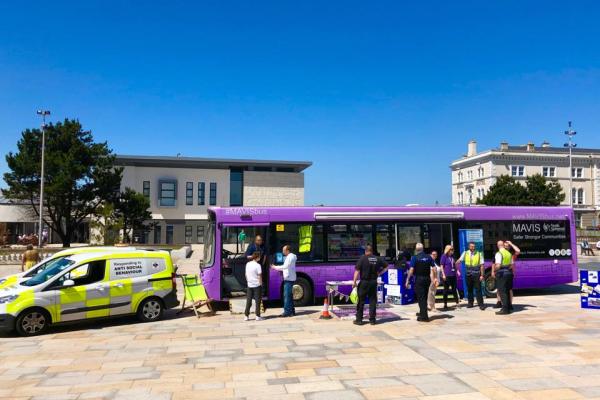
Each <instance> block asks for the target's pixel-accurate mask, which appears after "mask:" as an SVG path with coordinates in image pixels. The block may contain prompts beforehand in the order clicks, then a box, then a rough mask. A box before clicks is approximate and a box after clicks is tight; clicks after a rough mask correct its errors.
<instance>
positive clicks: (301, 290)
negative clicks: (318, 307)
mask: <svg viewBox="0 0 600 400" xmlns="http://www.w3.org/2000/svg"><path fill="white" fill-rule="evenodd" d="M292 296H293V297H294V306H297V307H305V306H309V305H311V304H312V303H313V290H312V286H311V285H310V282H309V281H308V279H306V278H304V277H303V276H299V277H298V278H297V279H296V282H295V283H294V286H293V288H292Z"/></svg>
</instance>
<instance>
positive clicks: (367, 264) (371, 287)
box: [352, 244, 388, 325]
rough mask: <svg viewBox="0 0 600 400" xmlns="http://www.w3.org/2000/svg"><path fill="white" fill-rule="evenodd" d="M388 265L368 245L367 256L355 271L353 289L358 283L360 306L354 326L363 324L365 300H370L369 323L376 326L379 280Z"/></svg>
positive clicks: (359, 261) (357, 265) (358, 305)
mask: <svg viewBox="0 0 600 400" xmlns="http://www.w3.org/2000/svg"><path fill="white" fill-rule="evenodd" d="M387 268H388V264H387V263H386V262H385V261H382V260H381V259H380V258H379V257H377V256H375V255H374V254H373V246H371V245H370V244H368V245H367V246H366V248H365V254H364V255H363V256H361V257H360V259H359V260H358V262H357V263H356V268H355V270H354V282H353V283H352V288H355V287H356V281H357V280H358V279H359V278H360V282H359V283H358V304H357V305H356V319H355V320H354V324H356V325H362V324H363V311H364V308H365V300H366V299H367V297H368V298H369V323H370V324H371V325H375V322H376V315H377V278H378V277H379V276H380V275H382V274H383V273H384V272H385V271H387Z"/></svg>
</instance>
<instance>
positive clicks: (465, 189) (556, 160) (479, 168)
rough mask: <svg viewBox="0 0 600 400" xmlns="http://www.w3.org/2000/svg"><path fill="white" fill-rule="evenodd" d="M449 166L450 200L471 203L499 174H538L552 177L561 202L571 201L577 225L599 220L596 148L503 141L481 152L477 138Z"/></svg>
mask: <svg viewBox="0 0 600 400" xmlns="http://www.w3.org/2000/svg"><path fill="white" fill-rule="evenodd" d="M450 169H451V170H452V203H453V204H474V203H476V202H477V200H478V199H480V198H482V197H483V195H484V194H485V193H486V192H487V191H488V190H489V188H490V186H492V185H493V184H494V183H495V182H496V178H498V177H499V176H500V175H510V176H512V177H513V178H515V179H517V180H518V181H524V180H525V179H526V178H527V176H529V175H534V174H541V175H543V176H545V177H547V178H551V179H556V180H557V181H558V182H559V183H560V184H561V186H562V187H563V191H564V193H565V194H566V196H565V200H564V203H563V204H565V205H569V204H572V205H573V208H574V211H575V216H576V219H577V226H578V227H582V228H585V227H596V226H598V225H599V224H600V149H584V148H573V149H572V168H569V148H566V147H553V146H551V145H550V143H548V142H544V143H542V144H541V145H540V146H536V145H534V144H533V143H528V144H526V145H522V146H514V145H509V144H508V143H507V142H502V143H500V146H499V147H497V148H494V149H490V150H486V151H483V152H478V151H477V142H476V141H475V140H471V141H470V142H469V143H468V147H467V153H466V154H465V155H463V156H462V157H461V158H460V159H458V160H455V161H453V162H452V163H451V164H450Z"/></svg>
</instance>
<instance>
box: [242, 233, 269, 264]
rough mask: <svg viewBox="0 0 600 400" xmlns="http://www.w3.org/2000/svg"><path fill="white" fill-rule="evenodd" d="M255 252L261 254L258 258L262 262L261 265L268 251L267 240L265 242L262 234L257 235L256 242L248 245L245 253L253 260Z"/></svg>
mask: <svg viewBox="0 0 600 400" xmlns="http://www.w3.org/2000/svg"><path fill="white" fill-rule="evenodd" d="M244 235H245V234H244ZM254 253H259V254H260V258H259V260H258V263H259V264H261V265H263V264H264V261H265V259H266V255H267V251H266V247H265V242H264V240H263V238H262V236H260V235H256V236H255V237H254V242H253V243H251V244H250V245H249V246H248V248H247V249H246V253H245V254H246V258H247V259H248V260H253V257H254Z"/></svg>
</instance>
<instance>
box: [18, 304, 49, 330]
mask: <svg viewBox="0 0 600 400" xmlns="http://www.w3.org/2000/svg"><path fill="white" fill-rule="evenodd" d="M48 325H50V315H49V314H48V313H47V312H46V311H45V310H43V309H41V308H30V309H28V310H25V311H24V312H22V313H21V314H19V316H18V317H17V321H16V323H15V329H16V330H17V333H18V334H19V335H21V336H35V335H41V334H42V333H44V332H46V330H47V329H48Z"/></svg>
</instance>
